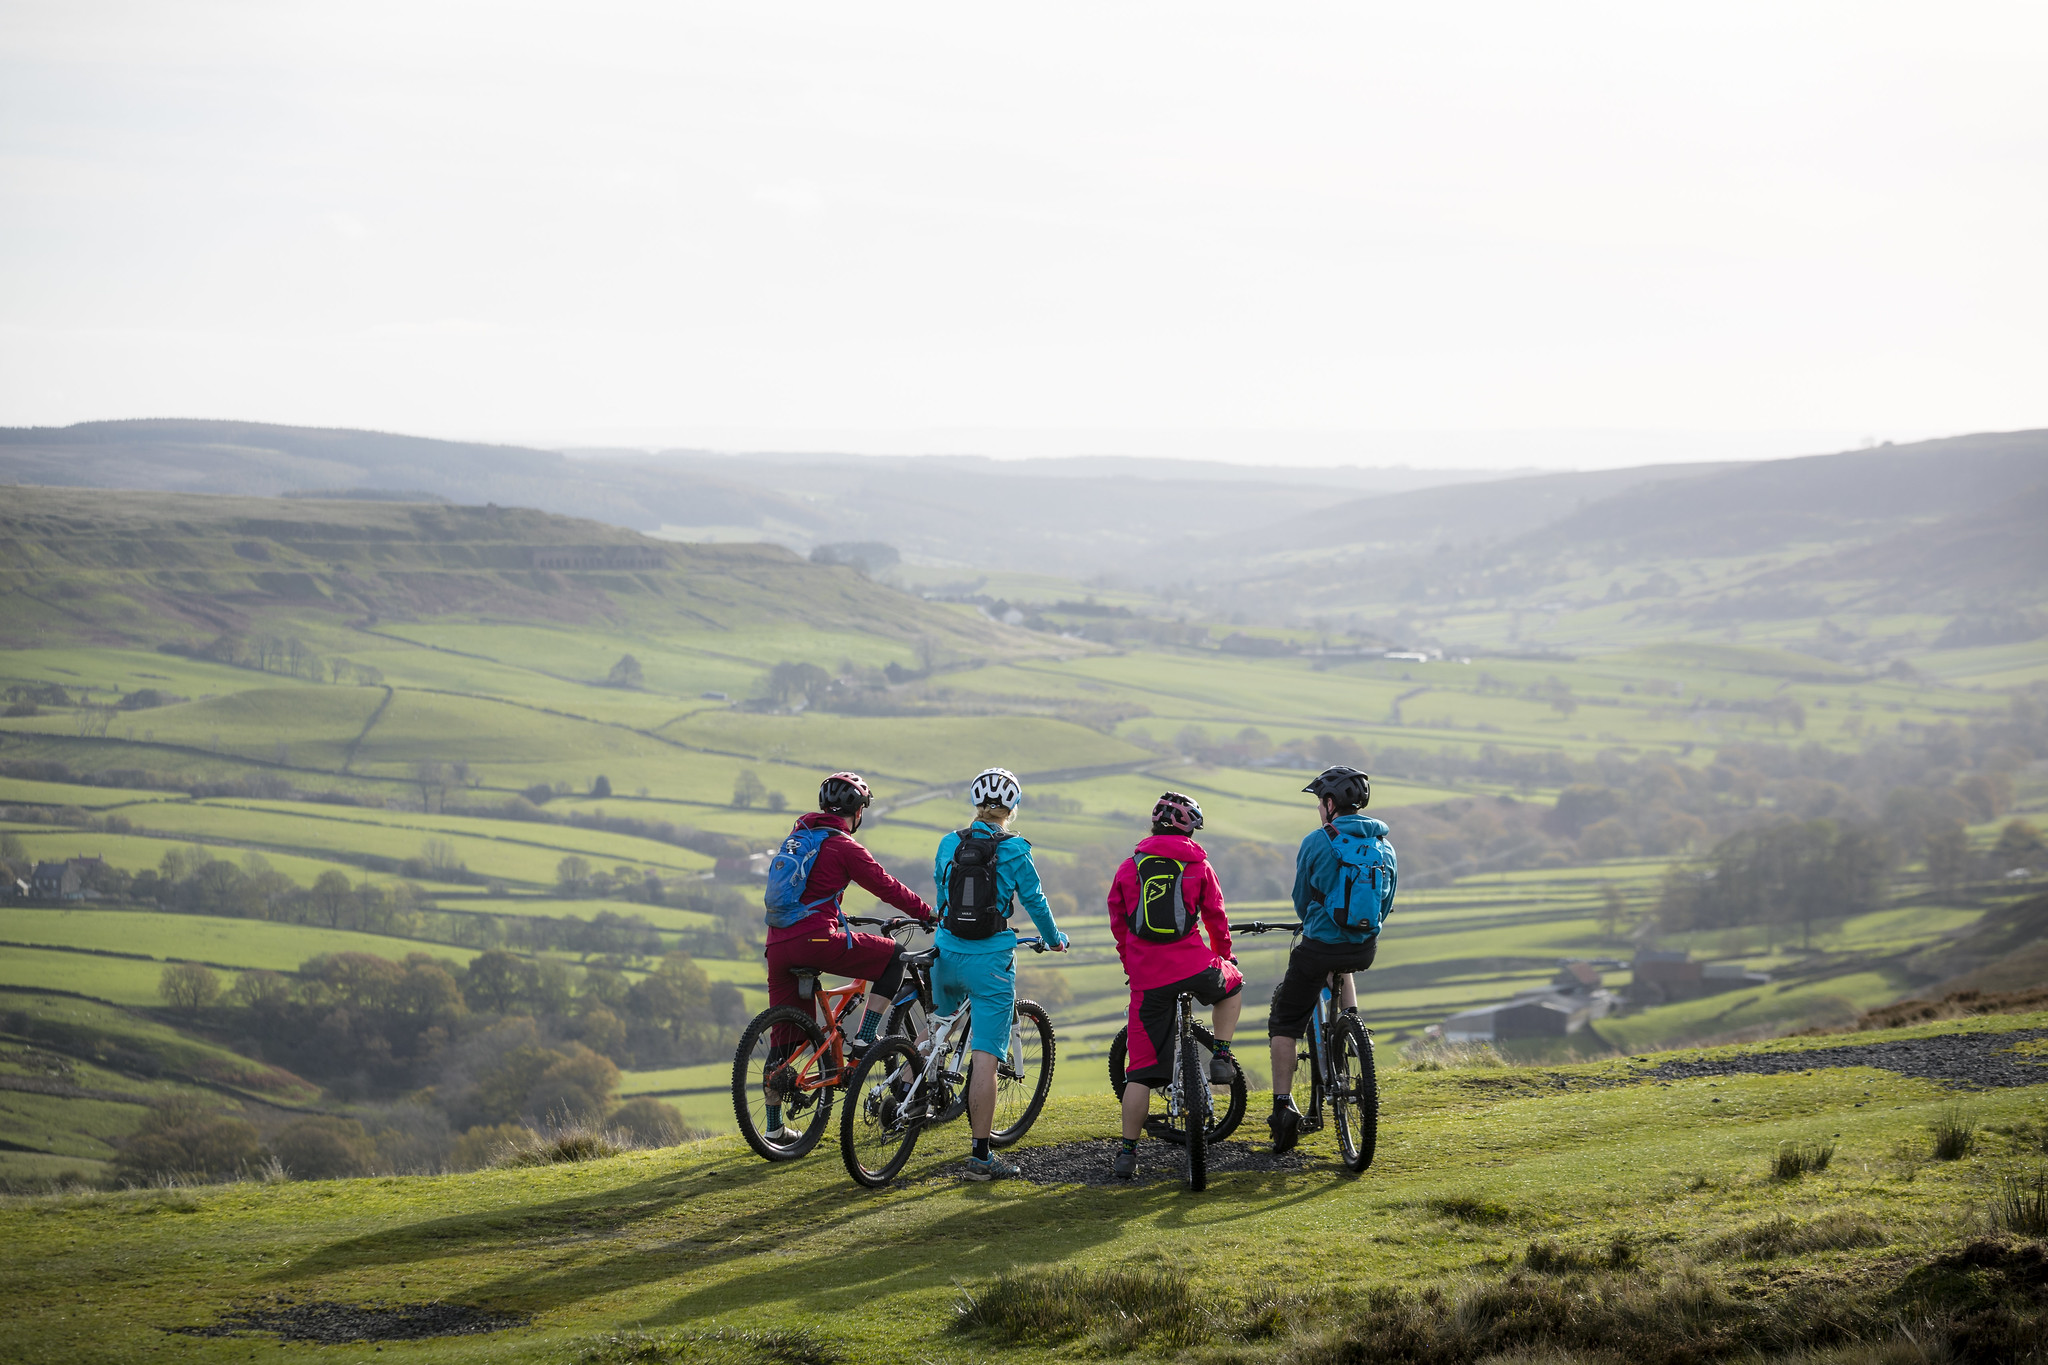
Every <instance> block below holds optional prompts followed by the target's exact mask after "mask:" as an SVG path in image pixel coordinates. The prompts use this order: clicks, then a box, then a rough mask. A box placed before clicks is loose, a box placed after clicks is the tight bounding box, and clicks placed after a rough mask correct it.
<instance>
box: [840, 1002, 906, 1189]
mask: <svg viewBox="0 0 2048 1365" xmlns="http://www.w3.org/2000/svg"><path fill="white" fill-rule="evenodd" d="M918 1067H919V1062H918V1056H917V1049H916V1048H915V1047H913V1046H911V1045H910V1044H909V1043H908V1042H906V1041H904V1040H903V1039H901V1038H884V1039H883V1040H882V1042H881V1044H880V1045H879V1046H878V1047H876V1048H875V1050H874V1051H873V1052H871V1053H869V1054H868V1056H867V1059H866V1060H865V1061H863V1062H862V1063H861V1064H860V1065H859V1066H857V1067H855V1068H854V1070H853V1079H852V1081H850V1082H848V1084H847V1087H846V1104H845V1106H844V1108H842V1109H841V1111H840V1114H839V1156H840V1158H841V1159H842V1160H843V1161H845V1162H846V1173H847V1174H848V1175H850V1176H852V1177H853V1178H854V1179H855V1180H856V1181H858V1182H859V1183H860V1184H863V1185H865V1186H867V1187H868V1188H869V1189H871V1190H874V1189H880V1188H881V1187H882V1186H884V1185H886V1184H888V1183H889V1182H890V1181H891V1180H894V1179H895V1178H896V1173H897V1172H898V1171H900V1170H902V1169H903V1163H904V1162H906V1161H908V1160H910V1153H911V1149H912V1148H914V1147H916V1146H917V1135H918V1133H919V1132H920V1131H922V1130H923V1128H924V1106H923V1104H922V1102H919V1103H918V1104H917V1105H916V1106H915V1107H914V1109H913V1107H912V1106H908V1105H905V1103H904V1096H905V1095H906V1094H907V1093H908V1092H909V1090H910V1087H911V1083H912V1082H913V1081H914V1080H915V1079H916V1077H917V1073H918Z"/></svg>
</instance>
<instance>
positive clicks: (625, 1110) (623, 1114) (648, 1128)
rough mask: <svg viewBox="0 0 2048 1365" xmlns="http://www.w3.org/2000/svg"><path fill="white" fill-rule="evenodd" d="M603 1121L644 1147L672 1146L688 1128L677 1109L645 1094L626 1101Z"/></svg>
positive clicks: (606, 1125) (679, 1140) (687, 1131)
mask: <svg viewBox="0 0 2048 1365" xmlns="http://www.w3.org/2000/svg"><path fill="white" fill-rule="evenodd" d="M604 1123H605V1127H607V1128H611V1129H616V1130H617V1131H619V1132H621V1133H624V1134H625V1135H626V1136H627V1137H629V1138H631V1139H633V1141H635V1142H637V1143H640V1144H641V1145H642V1146H645V1147H673V1146H675V1145H676V1144H677V1143H678V1142H681V1141H682V1140H683V1139H684V1138H685V1137H687V1136H688V1135H689V1131H690V1130H689V1128H688V1127H686V1126H685V1125H684V1123H683V1115H682V1112H681V1111H680V1110H678V1109H677V1108H676V1107H675V1106H674V1105H672V1104H663V1103H662V1102H661V1101H660V1100H657V1099H655V1098H653V1097H652V1096H649V1095H643V1096H641V1097H640V1098H639V1099H637V1100H627V1101H626V1102H625V1103H624V1104H622V1105H620V1106H619V1107H618V1108H616V1109H614V1110H612V1112H611V1114H610V1116H609V1117H607V1118H606V1119H605V1121H604Z"/></svg>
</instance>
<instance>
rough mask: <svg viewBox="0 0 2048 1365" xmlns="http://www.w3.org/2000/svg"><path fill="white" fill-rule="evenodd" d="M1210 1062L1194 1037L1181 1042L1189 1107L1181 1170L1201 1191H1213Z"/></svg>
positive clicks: (1181, 1067)
mask: <svg viewBox="0 0 2048 1365" xmlns="http://www.w3.org/2000/svg"><path fill="white" fill-rule="evenodd" d="M1207 1066H1208V1058H1206V1057H1204V1056H1203V1055H1202V1048H1201V1045H1200V1044H1199V1043H1197V1042H1196V1041H1195V1037H1194V1034H1193V1033H1188V1034H1185V1035H1183V1036H1182V1038H1181V1040H1180V1059H1179V1065H1178V1069H1179V1071H1180V1076H1179V1080H1180V1093H1181V1102H1182V1103H1183V1104H1185V1105H1186V1106H1187V1109H1188V1114H1187V1121H1186V1122H1185V1123H1183V1124H1182V1125H1181V1132H1182V1134H1183V1135H1184V1140H1185V1146H1184V1148H1183V1150H1182V1161H1181V1170H1182V1172H1183V1173H1184V1174H1185V1175H1186V1176H1187V1182H1188V1188H1189V1189H1191V1190H1195V1191H1198V1192H1199V1191H1201V1190H1205V1189H1207V1188H1209V1133H1208V1128H1209V1113H1208V1111H1209V1108H1210V1105H1209V1073H1208V1071H1207V1069H1206V1068H1207Z"/></svg>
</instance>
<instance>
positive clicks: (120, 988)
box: [0, 947, 164, 1005]
mask: <svg viewBox="0 0 2048 1365" xmlns="http://www.w3.org/2000/svg"><path fill="white" fill-rule="evenodd" d="M163 974H164V968H163V964H162V963H161V962H138V961H135V960H133V959H130V958H118V957H96V956H94V955H92V954H89V953H70V952H65V951H63V950H62V949H57V948H11V947H0V986H18V987H24V988H28V989H32V990H54V991H75V992H77V993H78V994H80V995H84V996H90V997H91V998H92V999H94V1000H104V1001H107V1002H108V1003H110V1004H115V1005H160V1004H162V1003H163V997H162V996H161V995H159V994H158V993H157V983H158V982H159V981H160V980H161V979H162V978H163Z"/></svg>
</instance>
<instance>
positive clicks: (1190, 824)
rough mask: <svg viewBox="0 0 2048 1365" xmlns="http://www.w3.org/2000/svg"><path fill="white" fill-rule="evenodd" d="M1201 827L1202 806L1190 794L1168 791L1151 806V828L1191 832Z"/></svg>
mask: <svg viewBox="0 0 2048 1365" xmlns="http://www.w3.org/2000/svg"><path fill="white" fill-rule="evenodd" d="M1201 827H1202V807H1201V806H1200V805H1199V804H1198V803H1197V802H1196V801H1195V798H1194V797H1192V796H1182V795H1181V794H1180V793H1179V792H1168V793H1167V794H1166V795H1164V796H1162V797H1160V798H1159V800H1158V801H1157V802H1156V803H1155V804H1154V805H1153V807H1152V828H1153V829H1154V830H1155V831H1157V832H1159V833H1165V832H1167V831H1172V832H1173V833H1175V834H1193V833H1194V832H1195V831H1196V830H1198V829H1200V828H1201Z"/></svg>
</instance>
